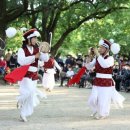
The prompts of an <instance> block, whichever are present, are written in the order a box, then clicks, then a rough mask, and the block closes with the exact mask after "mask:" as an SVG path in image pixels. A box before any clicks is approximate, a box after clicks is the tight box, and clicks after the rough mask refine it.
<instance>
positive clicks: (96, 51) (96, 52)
mask: <svg viewBox="0 0 130 130" xmlns="http://www.w3.org/2000/svg"><path fill="white" fill-rule="evenodd" d="M94 54H95V55H96V56H97V57H98V56H99V55H100V54H99V52H98V49H97V48H94Z"/></svg>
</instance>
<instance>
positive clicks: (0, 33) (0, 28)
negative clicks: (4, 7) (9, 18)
mask: <svg viewBox="0 0 130 130" xmlns="http://www.w3.org/2000/svg"><path fill="white" fill-rule="evenodd" d="M6 25H7V24H6V23H5V22H0V38H1V39H2V40H3V41H4V42H5V39H6V33H5V30H6V27H7V26H6ZM5 43H6V42H5ZM5 45H6V44H4V43H3V42H1V43H0V48H2V50H1V49H0V56H2V55H4V50H3V48H4V47H5Z"/></svg>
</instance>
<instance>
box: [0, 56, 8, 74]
mask: <svg viewBox="0 0 130 130" xmlns="http://www.w3.org/2000/svg"><path fill="white" fill-rule="evenodd" d="M6 66H7V64H6V61H5V60H4V57H3V56H1V58H0V73H1V74H2V75H4V74H5V68H6Z"/></svg>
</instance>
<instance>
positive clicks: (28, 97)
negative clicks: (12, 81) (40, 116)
mask: <svg viewBox="0 0 130 130" xmlns="http://www.w3.org/2000/svg"><path fill="white" fill-rule="evenodd" d="M23 37H24V39H25V40H24V41H23V45H22V48H20V49H19V50H18V63H19V64H20V65H21V66H25V65H30V66H29V69H28V71H27V73H26V74H25V76H24V78H23V79H22V80H21V81H19V86H20V96H18V104H17V105H18V107H20V117H21V119H22V120H23V121H24V122H27V117H28V116H30V115H32V113H33V109H34V107H35V106H37V105H38V104H39V98H42V97H46V95H44V94H43V93H42V92H41V91H40V90H38V89H37V88H36V85H37V79H38V75H37V70H38V59H41V60H42V61H48V59H49V56H48V53H40V52H39V48H38V46H37V45H36V43H37V30H36V29H31V30H29V31H27V32H25V33H24V34H23ZM48 45H49V44H48ZM40 49H43V48H42V47H41V48H40Z"/></svg>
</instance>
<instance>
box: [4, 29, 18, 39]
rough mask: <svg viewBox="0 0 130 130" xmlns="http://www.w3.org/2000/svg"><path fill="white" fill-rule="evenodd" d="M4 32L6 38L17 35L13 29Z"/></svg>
mask: <svg viewBox="0 0 130 130" xmlns="http://www.w3.org/2000/svg"><path fill="white" fill-rule="evenodd" d="M5 32H6V35H7V37H8V38H11V37H14V36H15V35H16V33H17V31H16V29H15V28H13V27H9V28H8V29H7V30H6V31H5Z"/></svg>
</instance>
